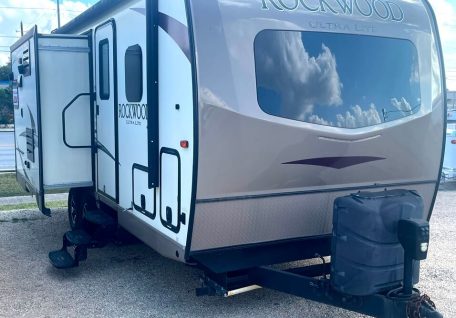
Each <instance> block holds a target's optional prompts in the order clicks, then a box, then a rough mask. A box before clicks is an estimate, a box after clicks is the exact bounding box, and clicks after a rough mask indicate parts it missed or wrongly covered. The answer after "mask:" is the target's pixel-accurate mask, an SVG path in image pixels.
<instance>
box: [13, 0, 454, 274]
mask: <svg viewBox="0 0 456 318" xmlns="http://www.w3.org/2000/svg"><path fill="white" fill-rule="evenodd" d="M343 3H345V4H347V3H351V4H352V6H351V7H347V6H344V5H343ZM322 39H323V40H322ZM338 39H342V41H348V42H347V43H351V44H352V45H353V47H351V48H350V49H351V50H353V52H355V53H356V52H358V53H359V52H361V51H360V50H361V49H362V48H366V47H369V46H370V44H373V45H374V46H378V47H379V48H385V51H384V56H388V52H390V51H388V50H391V52H395V53H394V54H393V53H391V56H388V58H385V59H383V58H381V56H380V55H378V60H376V61H375V62H374V61H372V63H370V64H371V65H374V64H375V63H377V64H378V65H382V67H384V68H386V69H388V71H386V70H385V71H384V73H382V71H381V70H380V69H377V70H375V71H376V72H378V73H377V74H374V75H375V76H372V77H366V76H365V74H364V73H363V72H360V70H358V69H356V67H355V66H353V65H355V64H356V63H358V62H360V61H364V62H363V63H366V65H368V64H369V63H368V62H369V58H370V57H369V56H364V58H363V57H362V56H361V55H357V56H358V57H359V59H358V61H357V62H354V63H353V65H350V64H349V63H348V62H347V61H348V60H349V59H347V58H345V59H344V54H342V53H341V54H340V55H337V54H338V53H334V52H336V51H337V50H338V49H339V50H342V46H341V45H340V43H339V42H338V41H339V40H338ZM274 41H275V42H274ZM268 43H271V45H270V46H268V45H267V44H268ZM305 43H314V44H312V45H310V46H307V47H305V46H304V45H305ZM331 43H333V44H331ZM337 43H339V44H337ZM366 43H369V45H367V44H366ZM306 45H307V44H306ZM331 45H333V46H331ZM276 47H278V48H281V49H283V50H284V51H285V52H286V53H287V54H289V56H288V60H289V61H295V62H296V61H297V62H300V61H303V62H305V63H307V64H306V65H305V66H306V67H307V69H312V70H314V71H313V72H314V73H315V72H317V70H318V69H319V70H321V69H323V70H324V71H327V73H329V72H332V71H334V70H336V71H337V72H338V73H337V78H336V77H333V78H332V79H328V83H329V82H330V83H333V82H331V81H329V80H334V79H335V78H336V80H337V79H338V80H339V81H338V82H337V83H336V85H335V86H334V87H335V88H334V87H332V89H333V91H332V92H335V94H336V95H337V96H335V97H334V99H331V100H330V99H328V98H326V97H325V96H328V95H325V94H326V93H325V92H323V91H322V94H320V95H321V96H320V95H319V96H317V95H315V96H314V95H312V92H314V91H318V90H319V88H321V87H326V86H328V85H326V84H325V83H327V82H325V79H324V77H319V76H316V75H315V74H316V73H315V74H314V75H312V74H310V75H309V74H307V73H306V69H305V68H303V69H301V68H299V65H300V63H297V64H296V65H294V67H289V68H287V67H285V66H284V67H282V68H277V69H274V67H273V66H274V65H282V64H280V63H282V62H283V61H281V60H280V59H279V58H278V59H276V60H274V58H275V57H276V56H275V54H276V53H277V52H276V51H274V50H275V48H276ZM398 47H401V48H403V50H404V51H402V52H399V51H393V48H398ZM27 50H28V52H27ZM331 50H333V51H331ZM394 50H396V49H394ZM277 51H278V50H277ZM377 51H379V50H377ZM293 52H298V53H299V54H300V55H299V54H298V56H297V57H296V56H294V55H293V54H292V53H293ZM369 52H371V51H369ZM372 52H373V51H372ZM380 52H381V50H380ZM398 52H399V53H403V54H404V56H406V58H405V60H404V61H405V62H404V61H402V60H401V61H396V62H394V56H400V55H397V53H398ZM385 54H386V55H385ZM27 57H28V62H26V61H25V59H26V58H27ZM334 57H336V59H337V63H336V62H335V60H334V59H333V58H334ZM379 60H381V61H379ZM395 63H399V64H404V63H405V64H407V63H408V64H407V65H408V66H407V72H409V73H408V74H407V75H406V76H405V75H404V74H403V72H402V71H399V70H398V69H397V68H395V67H393V66H391V65H396V64H395ZM25 64H28V66H25V68H26V69H27V67H28V69H29V70H30V72H31V75H25V74H26V73H24V70H23V68H24V65H25ZM301 64H302V63H301ZM399 64H398V65H399ZM264 65H269V68H267V67H264ZM388 65H389V66H388ZM296 66H297V67H298V68H296ZM12 67H13V73H14V79H15V82H16V83H17V85H18V87H17V91H18V103H17V107H16V109H15V120H16V147H17V152H16V159H17V175H18V180H19V181H20V182H21V184H23V185H24V187H26V188H27V189H29V190H30V191H31V192H34V193H37V194H38V198H39V205H40V209H41V210H42V211H43V212H45V213H49V211H48V210H47V209H46V207H45V202H44V193H45V192H47V191H50V190H56V189H63V188H67V189H77V188H82V189H83V191H85V193H90V197H93V198H94V199H96V200H95V201H96V202H97V204H98V206H102V207H105V208H106V209H108V207H109V209H110V210H112V212H113V215H114V216H115V218H116V219H117V220H118V224H119V225H120V226H122V227H123V228H125V229H127V230H128V231H129V232H131V233H133V234H134V235H135V236H137V237H138V238H140V239H141V240H142V241H144V242H145V243H147V244H148V245H150V246H151V247H153V248H154V249H155V250H157V251H158V252H159V253H161V254H162V255H164V256H167V257H169V258H172V259H175V260H178V261H181V262H189V263H193V262H197V263H199V264H202V265H203V266H204V267H206V268H210V269H211V270H212V271H214V272H229V271H235V270H239V269H243V268H250V267H252V266H257V265H262V264H272V263H279V262H284V261H291V260H297V259H305V258H309V257H313V256H314V255H315V253H316V252H319V253H320V254H321V255H325V253H328V250H329V244H328V243H329V241H330V236H331V230H332V229H331V226H332V223H331V222H332V207H333V202H334V199H335V198H337V197H339V196H343V195H347V194H350V193H353V192H356V191H360V190H380V189H384V188H388V189H400V188H406V189H409V190H414V191H417V192H418V193H419V194H420V195H421V196H422V198H423V200H424V207H425V208H424V211H423V215H422V218H423V219H428V218H429V217H430V215H431V212H432V208H433V205H434V200H435V196H436V192H437V187H438V183H439V176H440V173H441V163H442V156H443V155H442V154H443V151H444V141H445V129H444V123H445V119H444V118H445V116H446V110H445V83H444V80H443V79H444V76H443V73H444V72H443V61H442V57H441V48H440V42H439V39H438V33H437V26H436V23H435V19H434V18H433V14H432V11H431V8H430V6H429V4H428V3H427V2H426V1H424V2H423V1H414V2H410V1H381V0H374V1H364V2H362V3H361V1H356V0H354V1H349V2H343V1H329V0H328V1H308V2H306V1H302V0H301V1H279V0H259V1H253V0H236V1H231V0H230V1H229V0H217V1H215V0H214V1H212V0H211V1H207V0H191V1H186V0H159V1H158V0H157V1H156V0H147V1H146V0H128V1H127V0H124V1H119V0H115V1H106V0H103V1H100V2H99V3H98V4H97V5H95V6H94V7H93V8H91V9H89V10H88V11H87V12H85V13H84V14H82V15H81V16H80V17H77V18H76V19H75V20H73V21H71V22H70V23H69V24H67V25H66V26H63V27H62V28H60V29H58V30H56V31H55V32H54V33H53V34H51V35H41V34H39V33H38V30H37V29H36V28H35V29H34V30H32V31H31V32H29V33H28V34H27V35H26V36H24V38H22V39H21V40H20V41H19V42H18V43H17V44H16V45H14V46H13V47H12ZM350 67H352V68H350ZM296 69H297V70H298V71H300V72H301V73H299V74H301V75H302V74H307V75H306V76H311V77H309V78H310V79H311V81H307V80H305V79H302V78H301V77H300V76H301V75H299V74H292V73H291V72H292V70H296ZM343 69H344V70H345V71H343ZM26 71H27V70H26ZM350 71H351V72H352V73H353V81H350V80H349V81H345V82H344V83H341V79H344V78H345V77H344V74H343V73H344V72H345V73H347V74H348V73H349V72H350ZM287 72H289V74H288V73H287ZM388 72H389V73H388ZM355 73H356V74H355ZM270 74H278V75H277V76H278V77H279V76H282V75H284V76H285V75H287V74H288V75H290V77H289V78H292V80H290V79H288V80H286V81H285V82H283V83H282V84H280V83H278V81H277V80H274V79H272V78H266V77H268V76H269V75H270ZM322 74H323V73H322ZM295 75H296V76H295ZM317 75H318V74H317ZM323 75H324V74H323ZM323 75H322V76H323ZM293 76H295V77H293ZM312 76H313V77H312ZM356 76H358V77H356ZM405 77H407V78H405ZM293 78H296V80H294V79H293ZM394 78H401V79H404V80H403V81H402V82H401V83H399V82H397V83H396V82H394V83H395V85H393V86H395V87H399V88H402V87H403V88H404V94H405V95H407V98H406V97H404V96H401V95H400V93H401V92H398V93H397V94H396V92H394V93H393V92H392V91H391V92H390V91H388V90H387V89H383V88H381V85H380V84H383V83H387V82H390V81H391V82H393V80H392V79H394ZM319 79H320V80H321V82H318V80H319ZM312 81H314V82H315V83H317V85H314V86H309V82H312ZM355 82H356V83H357V85H361V84H362V83H363V82H367V83H370V84H371V87H374V89H373V91H372V92H360V91H359V89H358V90H357V89H356V85H354V84H353V83H355ZM296 83H297V84H299V85H300V86H299V87H301V88H302V89H301V90H302V91H306V90H307V91H306V94H307V95H305V96H304V97H303V95H302V94H301V93H300V90H295V91H293V89H292V88H290V89H289V91H290V92H292V94H290V96H291V95H293V96H291V97H290V96H288V95H287V94H285V93H283V92H285V88H286V87H290V85H294V84H296ZM379 83H380V84H379ZM398 83H399V84H398ZM306 85H307V86H308V87H307V86H306ZM385 85H386V84H385ZM393 86H391V87H393ZM379 87H380V88H379ZM385 87H386V86H385ZM388 87H390V86H388ZM272 88H274V89H275V90H274V89H272ZM391 89H392V88H391ZM374 90H375V92H374ZM271 91H273V92H272V93H271ZM348 91H351V92H356V93H352V97H351V99H352V100H353V102H350V103H348V102H347V103H348V104H347V105H345V104H344V103H343V99H349V98H348V97H347V96H348V95H345V96H344V95H343V94H345V92H348ZM282 93H283V94H282ZM268 94H269V95H268ZM274 94H275V95H274ZM280 94H282V95H280ZM369 94H371V96H368V95H369ZM382 94H383V95H382ZM278 95H280V96H279V97H280V98H279V99H280V101H281V102H280V103H282V104H281V105H282V106H283V107H282V108H281V110H280V112H277V107H276V106H277V105H276V104H280V103H279V102H277V103H276V104H274V103H273V102H271V101H274V100H275V98H276V97H277V96H278ZM374 95H375V96H374ZM380 95H381V96H383V97H382V98H383V99H382V100H380V97H379V96H380ZM296 96H298V97H299V99H296V98H298V97H296ZM306 96H312V98H311V99H309V98H307V97H306ZM322 96H323V97H322ZM408 96H410V97H408ZM76 97H77V98H76ZM343 97H344V98H343ZM374 97H375V98H374ZM412 97H413V100H410V99H412ZM75 98H76V99H75ZM292 98H295V99H292ZM363 98H364V100H365V101H364V102H363V101H362V100H363ZM368 98H372V100H367V99H368ZM385 98H386V99H385ZM276 99H277V98H276ZM374 99H376V100H375V101H374ZM355 100H357V101H358V102H356V103H357V104H355ZM385 100H387V102H385ZM72 101H74V103H70V102H72ZM324 103H326V104H328V105H329V106H328V105H326V106H328V107H327V108H324V107H323V108H324V109H325V110H323V111H321V112H318V111H317V110H318V109H319V106H318V105H319V104H324ZM362 103H364V104H362ZM377 103H383V104H385V105H383V107H380V106H379V107H376V105H375V104H377ZM386 104H388V105H386ZM415 104H416V106H415ZM290 105H299V107H301V106H302V107H301V108H302V110H303V113H302V114H301V115H302V116H301V117H299V116H298V115H296V112H295V111H294V110H290V109H289V107H288V106H290ZM304 106H305V107H304ZM320 106H321V105H320ZM287 107H288V108H287ZM337 107H340V108H339V109H342V110H343V111H342V110H341V111H340V112H339V113H336V112H334V113H331V114H330V112H331V111H330V110H333V109H337ZM323 108H321V109H323ZM327 109H329V110H328V111H327ZM64 110H65V112H64ZM357 114H361V116H364V117H362V118H361V117H358V118H357V117H356V116H357ZM369 114H370V115H373V117H368V115H369ZM62 116H63V117H62ZM325 116H326V117H325ZM352 117H353V119H352ZM33 123H35V124H33ZM34 125H35V126H34ZM64 132H65V134H64ZM32 136H33V137H32ZM27 141H29V143H30V142H32V143H33V145H35V147H33V157H34V159H35V160H30V156H31V154H32V153H27V149H29V150H30V151H31V149H32V148H27ZM29 146H30V144H29ZM29 165H30V167H29ZM78 200H81V198H78ZM85 200H86V201H87V200H89V199H85ZM91 200H92V199H90V200H89V201H90V202H88V201H87V202H84V203H85V204H89V203H90V204H93V203H94V202H92V201H91ZM78 204H79V203H78Z"/></svg>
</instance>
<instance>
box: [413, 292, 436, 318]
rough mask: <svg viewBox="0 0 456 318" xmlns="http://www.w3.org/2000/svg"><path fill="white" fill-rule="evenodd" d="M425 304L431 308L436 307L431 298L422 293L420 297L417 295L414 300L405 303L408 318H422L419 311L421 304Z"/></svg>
mask: <svg viewBox="0 0 456 318" xmlns="http://www.w3.org/2000/svg"><path fill="white" fill-rule="evenodd" d="M423 303H424V305H427V306H428V307H430V308H432V309H436V307H435V304H434V302H433V301H432V300H431V298H430V297H429V296H428V295H426V294H423V295H422V296H420V297H417V298H416V299H414V300H411V301H410V302H409V304H408V305H407V317H409V318H422V317H421V313H420V308H421V306H422V305H423Z"/></svg>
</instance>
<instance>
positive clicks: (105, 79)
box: [99, 39, 111, 100]
mask: <svg viewBox="0 0 456 318" xmlns="http://www.w3.org/2000/svg"><path fill="white" fill-rule="evenodd" d="M99 67H100V69H99V73H100V74H99V87H100V98H101V99H103V100H107V99H109V95H110V87H111V86H110V85H109V41H108V40H107V39H106V40H103V41H100V45H99Z"/></svg>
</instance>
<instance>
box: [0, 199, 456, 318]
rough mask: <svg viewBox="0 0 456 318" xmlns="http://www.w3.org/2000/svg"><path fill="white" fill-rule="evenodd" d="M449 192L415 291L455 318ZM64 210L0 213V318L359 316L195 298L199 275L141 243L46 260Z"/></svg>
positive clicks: (303, 304)
mask: <svg viewBox="0 0 456 318" xmlns="http://www.w3.org/2000/svg"><path fill="white" fill-rule="evenodd" d="M455 211H456V192H455V191H441V192H440V193H439V196H438V199H437V202H436V208H435V211H434V214H433V218H432V223H431V232H432V238H431V244H430V251H429V257H428V260H426V261H424V262H423V263H422V267H421V282H420V284H419V287H420V288H421V289H422V290H423V291H424V292H426V293H427V294H428V295H430V296H431V297H432V299H433V300H434V301H435V302H436V304H437V307H438V308H439V309H440V311H441V312H442V313H443V314H444V315H445V317H456V292H455V291H454V290H453V288H456V266H455V265H454V264H456V244H455V240H456V226H455V221H454V212H455ZM67 228H68V224H67V216H66V211H65V210H54V211H53V217H52V218H47V217H44V216H42V215H40V213H39V212H38V211H36V210H32V211H14V212H0V317H34V318H35V317H85V318H86V317H362V316H361V315H358V314H354V313H351V312H348V311H344V310H341V309H337V308H333V307H330V306H325V305H321V304H318V303H315V302H311V301H306V300H304V299H301V298H298V297H295V296H291V295H287V294H283V293H279V292H275V291H272V290H266V289H260V290H255V291H253V292H249V293H246V294H242V295H238V296H235V297H231V298H226V299H225V298H219V297H196V296H195V288H197V287H198V286H199V275H200V274H201V273H200V271H199V270H197V269H195V268H192V267H188V266H185V265H183V264H180V263H177V262H174V261H171V260H168V259H166V258H163V257H161V256H160V255H158V254H157V253H155V252H154V251H153V250H152V249H150V248H149V247H147V246H145V245H143V244H140V243H138V244H134V245H126V246H114V245H109V246H107V247H105V248H103V249H99V250H90V251H89V258H88V260H87V261H86V262H84V263H81V265H80V267H78V268H74V269H70V270H57V269H55V268H53V267H52V266H51V265H50V264H49V262H48V260H47V253H48V252H49V251H50V250H53V249H58V248H60V244H61V240H62V235H63V233H64V232H65V231H66V230H67Z"/></svg>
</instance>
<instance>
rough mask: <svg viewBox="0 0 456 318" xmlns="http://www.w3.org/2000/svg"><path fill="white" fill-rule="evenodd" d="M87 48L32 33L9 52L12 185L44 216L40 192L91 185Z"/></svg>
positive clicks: (75, 40)
mask: <svg viewBox="0 0 456 318" xmlns="http://www.w3.org/2000/svg"><path fill="white" fill-rule="evenodd" d="M89 42H90V38H89V37H88V36H63V35H43V34H39V33H38V32H37V28H36V27H35V28H34V29H32V30H31V31H30V32H28V33H27V34H26V35H24V37H22V38H21V39H20V40H19V41H18V42H17V43H16V44H14V45H13V46H12V47H11V64H12V74H13V76H12V80H13V90H14V94H13V95H14V120H15V140H16V141H15V143H16V171H17V179H18V181H19V183H21V185H22V186H23V188H24V189H26V190H28V191H29V192H32V193H34V194H36V195H37V201H38V205H39V208H40V210H41V211H42V212H43V213H45V214H49V212H50V211H49V209H47V208H46V206H45V202H44V194H45V192H48V191H53V190H61V189H69V188H76V187H88V186H92V185H93V182H92V180H93V178H92V151H91V149H92V115H91V114H92V112H91V110H93V108H92V93H91V87H90V71H89V69H90V61H91V49H90V45H89Z"/></svg>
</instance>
